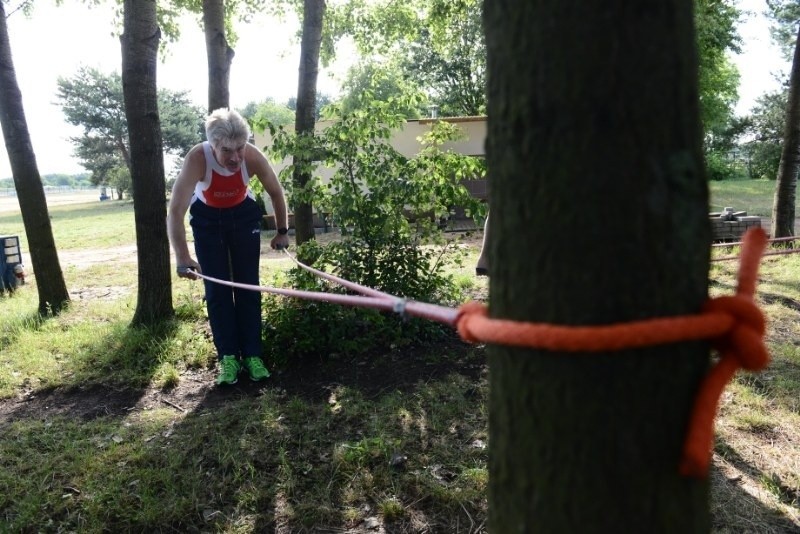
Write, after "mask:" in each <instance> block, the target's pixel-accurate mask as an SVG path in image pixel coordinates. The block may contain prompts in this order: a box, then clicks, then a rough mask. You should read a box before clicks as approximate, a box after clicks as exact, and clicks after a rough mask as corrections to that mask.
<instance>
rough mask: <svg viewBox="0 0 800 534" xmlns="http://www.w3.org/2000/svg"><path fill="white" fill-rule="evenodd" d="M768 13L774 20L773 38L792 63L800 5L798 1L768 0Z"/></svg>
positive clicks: (799, 19) (771, 29)
mask: <svg viewBox="0 0 800 534" xmlns="http://www.w3.org/2000/svg"><path fill="white" fill-rule="evenodd" d="M767 8H768V10H767V13H769V16H770V17H771V18H772V21H773V24H772V26H770V33H771V34H772V38H773V39H774V40H775V42H776V43H778V46H780V48H781V50H782V51H783V56H784V57H785V58H786V59H787V60H789V61H791V59H792V55H793V54H794V48H795V46H796V43H797V30H798V23H800V4H798V3H797V1H796V0H767Z"/></svg>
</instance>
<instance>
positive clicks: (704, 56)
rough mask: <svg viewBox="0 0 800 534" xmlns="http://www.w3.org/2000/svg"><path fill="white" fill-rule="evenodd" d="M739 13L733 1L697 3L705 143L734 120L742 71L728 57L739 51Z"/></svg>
mask: <svg viewBox="0 0 800 534" xmlns="http://www.w3.org/2000/svg"><path fill="white" fill-rule="evenodd" d="M740 14H741V13H740V11H739V10H738V9H737V8H736V7H735V4H734V2H733V1H732V0H695V20H696V28H697V49H698V57H699V92H700V120H701V122H702V124H703V131H704V133H705V136H706V143H709V142H710V139H709V138H711V139H713V137H714V136H717V135H719V133H720V132H721V131H723V130H724V129H725V128H726V127H727V126H728V124H729V123H730V121H731V119H732V118H733V108H734V106H735V104H736V101H737V99H738V92H737V89H738V86H739V72H738V71H737V69H736V67H735V66H734V65H733V63H732V62H731V60H730V59H729V57H728V53H729V52H734V53H737V52H739V44H740V42H741V38H740V37H739V35H738V33H737V32H736V24H737V22H738V20H739V17H740Z"/></svg>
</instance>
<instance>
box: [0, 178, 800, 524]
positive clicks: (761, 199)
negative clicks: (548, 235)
mask: <svg viewBox="0 0 800 534" xmlns="http://www.w3.org/2000/svg"><path fill="white" fill-rule="evenodd" d="M772 186H774V183H769V182H729V183H726V182H722V183H714V184H712V209H717V208H716V206H717V204H719V206H720V207H723V206H733V207H734V208H735V209H737V210H747V211H748V212H750V213H751V214H759V215H764V216H768V214H769V208H768V206H770V205H771V187H772ZM764 209H765V210H766V211H760V210H764ZM51 217H52V221H53V222H54V224H53V232H54V234H55V239H56V243H57V246H58V247H59V250H60V252H62V257H64V258H68V260H65V261H63V264H62V268H63V270H64V274H65V277H66V280H67V286H68V288H69V289H70V292H71V296H72V305H71V306H70V308H69V309H68V310H67V311H66V312H65V313H63V314H62V315H60V316H58V317H56V318H50V319H41V318H39V317H38V316H37V315H36V309H37V295H36V291H35V286H34V285H32V284H29V285H25V286H23V287H22V288H20V289H19V290H18V291H17V292H16V293H15V294H14V295H13V296H11V297H8V296H4V297H0V467H2V468H1V469H0V524H2V525H5V526H4V527H2V528H0V531H9V532H67V531H75V532H103V531H114V532H128V531H134V532H156V531H175V532H187V531H204V532H212V531H213V532H262V531H270V532H272V531H274V532H304V531H325V532H346V531H348V532H371V531H376V532H377V531H380V529H384V530H385V531H387V532H485V531H486V519H487V496H486V489H487V483H488V468H487V447H488V429H487V424H488V421H487V402H488V386H487V375H488V368H487V365H486V354H485V348H484V347H483V346H472V345H466V344H464V343H462V342H461V341H460V340H459V339H457V338H456V337H455V336H454V335H453V336H450V337H446V338H445V339H443V340H441V339H440V340H438V341H437V342H435V343H419V344H416V345H413V346H403V347H387V348H386V349H385V350H384V351H382V352H380V353H369V354H359V355H357V356H353V355H348V354H328V355H325V356H309V357H305V358H303V359H298V360H297V361H294V362H292V363H291V365H288V366H287V367H286V368H285V369H283V370H281V372H277V373H275V375H274V376H273V377H272V378H271V379H270V380H269V381H268V382H266V383H260V384H251V383H249V382H247V381H245V380H241V381H240V383H239V384H237V386H235V387H233V388H228V389H219V388H215V387H213V378H214V367H213V365H214V354H213V347H212V345H211V341H210V334H209V332H208V327H207V321H206V319H205V315H204V308H203V306H202V288H201V286H200V285H199V283H195V282H189V281H186V280H178V279H177V278H176V279H174V280H173V297H174V302H175V307H176V310H177V311H178V320H176V321H174V322H172V323H170V324H167V325H164V326H163V327H160V328H155V329H150V330H132V329H130V328H129V327H128V324H129V322H130V319H131V317H132V313H133V309H134V306H135V294H136V291H135V286H136V269H135V254H131V252H130V247H131V245H132V244H133V243H134V239H133V232H132V228H133V213H132V206H131V204H130V203H127V202H117V201H114V202H103V203H99V202H94V203H91V204H78V205H72V206H57V207H53V208H52V210H51ZM0 228H2V229H3V230H2V233H6V234H17V235H20V236H21V237H22V236H23V234H24V232H23V231H22V224H21V220H20V218H19V215H18V214H15V213H7V212H5V213H0ZM322 237H323V239H331V238H332V235H325V236H322ZM479 238H480V235H476V236H472V237H469V238H467V239H465V240H464V241H463V246H464V247H466V248H467V250H468V256H467V259H466V262H465V263H464V265H463V267H460V268H456V270H455V271H454V275H455V276H456V277H457V279H458V281H459V284H460V285H461V286H462V287H463V288H464V289H465V291H466V292H467V293H468V294H469V295H470V296H471V297H472V298H477V299H485V298H486V296H487V282H486V280H485V279H477V278H475V277H474V276H472V273H471V267H472V265H473V262H474V259H475V258H476V257H477V252H478V246H479V242H480V241H479ZM23 248H24V249H26V243H25V241H24V239H23ZM730 252H731V251H724V250H719V251H715V254H727V253H730ZM97 258H100V259H99V260H96V259H97ZM288 267H289V261H288V260H287V259H285V258H284V257H283V256H282V255H281V254H279V253H276V252H272V251H269V252H265V254H264V261H263V262H262V279H264V280H266V281H272V280H280V279H281V276H282V273H284V272H285V271H286V270H287V268H288ZM736 268H737V264H736V262H716V263H713V264H712V268H711V271H710V281H711V285H710V289H709V291H710V293H711V295H712V296H716V295H722V294H730V293H731V292H732V288H733V287H734V286H735V276H736ZM34 283H35V280H34ZM758 301H759V304H760V305H761V306H762V307H763V309H764V311H765V312H766V314H767V316H768V318H769V322H768V333H767V340H768V344H769V347H770V351H771V353H772V357H773V361H772V363H771V364H770V366H769V368H768V369H767V370H766V371H764V372H762V373H760V374H756V375H752V374H740V375H738V376H737V378H736V379H735V380H734V382H733V383H732V384H731V385H730V386H729V387H728V388H727V390H726V392H725V395H724V397H723V399H722V403H721V408H720V414H719V417H718V419H717V440H716V447H715V454H714V467H713V469H712V473H711V482H712V502H711V506H712V512H713V521H714V527H713V530H714V532H719V533H722V532H776V533H777V532H791V531H800V400H798V399H800V350H798V346H797V341H796V340H797V339H798V333H799V332H798V330H800V326H799V325H800V322H798V313H800V256H797V255H790V256H775V257H771V258H769V259H765V260H764V261H763V265H762V269H761V275H760V281H759V292H758Z"/></svg>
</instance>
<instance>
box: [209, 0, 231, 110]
mask: <svg viewBox="0 0 800 534" xmlns="http://www.w3.org/2000/svg"><path fill="white" fill-rule="evenodd" d="M203 31H204V33H205V36H206V54H207V55H208V111H209V113H210V112H212V111H214V110H215V109H219V108H228V107H230V88H229V87H230V77H231V62H232V61H233V55H234V51H233V48H231V47H230V46H228V40H227V39H226V38H225V2H224V0H203Z"/></svg>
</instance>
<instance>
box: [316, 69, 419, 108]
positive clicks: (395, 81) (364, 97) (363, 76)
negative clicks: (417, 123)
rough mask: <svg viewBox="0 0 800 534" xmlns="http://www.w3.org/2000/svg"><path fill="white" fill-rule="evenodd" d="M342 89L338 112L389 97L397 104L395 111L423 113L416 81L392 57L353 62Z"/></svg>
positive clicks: (361, 106)
mask: <svg viewBox="0 0 800 534" xmlns="http://www.w3.org/2000/svg"><path fill="white" fill-rule="evenodd" d="M342 93H343V95H344V96H343V97H342V99H341V100H340V101H339V111H338V113H339V114H346V113H351V112H353V111H355V110H357V109H365V108H368V107H369V106H370V104H371V102H372V101H374V100H378V101H381V102H388V101H389V100H392V101H393V102H395V104H397V105H400V108H399V109H397V111H398V113H400V114H401V115H403V116H404V117H405V118H408V119H416V118H419V117H420V116H422V115H423V113H424V107H425V101H424V98H423V97H422V94H421V93H420V91H419V89H418V87H417V85H416V84H414V83H413V82H411V81H410V80H408V79H407V77H406V76H405V74H404V73H403V72H402V71H401V70H400V66H399V65H398V64H396V63H395V62H392V61H385V62H378V61H362V62H361V63H359V64H357V65H353V66H352V67H350V69H349V70H348V72H347V77H346V78H345V80H344V82H343V83H342ZM332 112H335V111H334V110H332Z"/></svg>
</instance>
